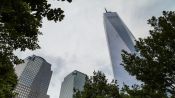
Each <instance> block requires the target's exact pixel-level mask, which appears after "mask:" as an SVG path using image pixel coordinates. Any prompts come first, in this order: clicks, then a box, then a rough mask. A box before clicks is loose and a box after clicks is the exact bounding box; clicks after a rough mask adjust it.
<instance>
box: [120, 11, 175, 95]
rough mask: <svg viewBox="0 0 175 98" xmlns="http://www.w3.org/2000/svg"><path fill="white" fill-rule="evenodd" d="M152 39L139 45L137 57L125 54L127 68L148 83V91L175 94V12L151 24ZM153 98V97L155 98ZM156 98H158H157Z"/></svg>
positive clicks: (140, 41)
mask: <svg viewBox="0 0 175 98" xmlns="http://www.w3.org/2000/svg"><path fill="white" fill-rule="evenodd" d="M148 24H150V25H151V26H152V28H153V29H152V30H150V36H148V37H147V38H143V39H142V38H140V39H139V40H138V41H136V46H135V47H136V52H137V53H135V54H131V53H128V52H126V51H123V54H122V58H123V64H122V65H123V66H124V68H125V69H126V70H127V71H128V72H129V73H130V74H131V75H133V76H136V78H137V79H138V80H141V81H142V82H143V83H144V87H145V89H147V90H149V91H151V92H157V93H159V94H163V95H166V94H167V93H170V94H171V95H174V94H175V12H174V11H163V15H162V16H160V17H158V18H156V17H152V18H151V19H150V20H148ZM152 98H153V97H152ZM154 98H155V97H154Z"/></svg>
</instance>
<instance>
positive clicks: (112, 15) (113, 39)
mask: <svg viewBox="0 0 175 98" xmlns="http://www.w3.org/2000/svg"><path fill="white" fill-rule="evenodd" d="M103 18H104V27H105V31H106V38H107V41H108V48H109V53H110V57H111V63H112V69H113V74H114V77H115V79H116V80H117V81H118V84H119V85H121V86H122V85H123V83H126V84H127V85H130V86H131V85H133V84H138V81H137V80H136V79H135V77H133V76H130V75H129V74H128V72H127V71H125V69H124V67H123V66H122V65H120V64H121V63H122V57H121V50H122V49H124V50H126V51H128V52H130V53H134V51H135V48H134V44H135V38H134V36H133V35H132V33H131V32H130V31H129V29H128V28H127V26H126V25H125V24H124V23H123V21H122V20H121V19H120V17H119V15H118V14H117V13H116V12H106V13H104V14H103ZM121 86H120V87H121Z"/></svg>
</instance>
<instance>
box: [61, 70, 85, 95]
mask: <svg viewBox="0 0 175 98" xmlns="http://www.w3.org/2000/svg"><path fill="white" fill-rule="evenodd" d="M85 78H86V75H85V74H84V73H81V72H79V71H77V70H75V71H73V72H72V73H70V74H69V75H67V76H66V77H65V78H64V81H63V82H62V85H61V91H60V97H59V98H73V94H74V90H79V91H82V90H83V88H84V84H85Z"/></svg>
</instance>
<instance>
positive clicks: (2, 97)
mask: <svg viewBox="0 0 175 98" xmlns="http://www.w3.org/2000/svg"><path fill="white" fill-rule="evenodd" d="M62 1H65V0H62ZM67 1H68V2H71V0H67ZM44 17H46V18H47V19H48V20H49V21H52V20H53V21H55V22H57V21H61V20H62V19H63V18H64V11H63V10H62V9H61V8H51V4H49V3H48V2H47V0H0V98H10V96H11V95H13V94H12V90H13V89H14V87H15V84H16V82H17V81H16V80H17V78H16V75H15V74H14V70H13V65H14V64H19V63H21V60H20V59H18V57H17V56H15V55H14V53H13V51H14V50H17V49H19V50H21V51H25V50H26V49H29V50H35V49H39V48H40V47H39V45H38V35H41V34H42V33H41V32H40V31H39V28H41V27H42V19H43V18H44Z"/></svg>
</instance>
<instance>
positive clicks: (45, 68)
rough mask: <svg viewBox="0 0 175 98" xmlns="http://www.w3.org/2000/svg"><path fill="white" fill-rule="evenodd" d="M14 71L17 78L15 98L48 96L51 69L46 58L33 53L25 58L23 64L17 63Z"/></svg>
mask: <svg viewBox="0 0 175 98" xmlns="http://www.w3.org/2000/svg"><path fill="white" fill-rule="evenodd" d="M15 72H16V74H17V76H18V80H19V81H18V84H17V86H16V89H15V92H16V93H18V94H17V96H16V98H49V96H48V95H47V90H48V86H49V83H50V79H51V75H52V71H51V65H50V64H49V63H48V62H47V61H46V60H44V59H43V58H41V57H39V56H35V55H33V56H31V57H28V58H27V59H25V63H24V64H20V65H17V66H16V67H15Z"/></svg>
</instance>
